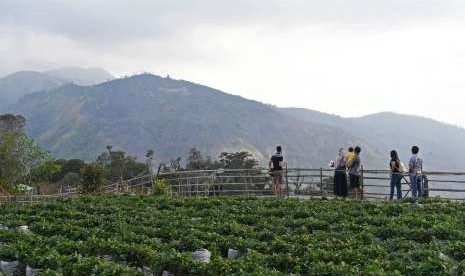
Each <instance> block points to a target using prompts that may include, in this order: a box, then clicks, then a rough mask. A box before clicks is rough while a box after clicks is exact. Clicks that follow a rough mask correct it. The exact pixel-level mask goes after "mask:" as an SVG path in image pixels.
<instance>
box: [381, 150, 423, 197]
mask: <svg viewBox="0 0 465 276" xmlns="http://www.w3.org/2000/svg"><path fill="white" fill-rule="evenodd" d="M411 152H412V156H411V157H410V160H409V164H408V175H409V178H410V179H409V180H410V188H411V190H412V197H414V198H416V197H417V196H419V195H421V191H419V190H418V188H419V187H421V185H418V183H420V182H421V181H422V179H420V177H421V176H422V170H423V159H422V158H420V157H419V156H418V153H419V152H420V148H419V147H418V146H413V147H412V150H411ZM389 168H390V172H391V192H390V196H389V199H390V200H392V199H393V197H394V189H396V190H397V199H402V187H401V181H402V178H403V177H404V173H406V172H407V169H406V168H405V166H404V164H403V163H402V162H401V161H400V158H399V155H398V154H397V151H395V150H392V151H391V161H390V162H389Z"/></svg>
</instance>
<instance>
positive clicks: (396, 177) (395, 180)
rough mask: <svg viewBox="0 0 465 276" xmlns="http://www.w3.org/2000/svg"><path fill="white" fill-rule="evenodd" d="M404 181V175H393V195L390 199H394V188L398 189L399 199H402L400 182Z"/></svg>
mask: <svg viewBox="0 0 465 276" xmlns="http://www.w3.org/2000/svg"><path fill="white" fill-rule="evenodd" d="M401 180H402V175H400V174H393V175H391V195H390V196H389V199H392V198H393V197H394V187H395V188H396V189H397V199H402V189H401V184H400V181H401Z"/></svg>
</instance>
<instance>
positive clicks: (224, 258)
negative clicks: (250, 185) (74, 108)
mask: <svg viewBox="0 0 465 276" xmlns="http://www.w3.org/2000/svg"><path fill="white" fill-rule="evenodd" d="M0 222H1V227H0V228H1V229H0V260H1V263H0V264H1V269H3V271H4V272H7V273H8V272H12V271H13V270H15V273H16V274H17V275H26V273H27V274H28V275H39V274H41V275H233V274H235V275H290V274H294V275H299V274H301V275H451V274H452V275H462V274H463V273H465V231H464V229H465V204H461V203H444V202H440V201H434V200H430V201H429V202H423V203H421V204H410V203H408V202H400V203H399V202H398V203H380V202H378V203H376V202H361V201H351V200H317V199H315V200H298V199H285V198H244V197H242V198H234V197H218V198H208V199H207V198H168V197H152V196H129V195H127V196H124V195H123V196H95V197H81V198H74V199H66V200H58V201H50V202H45V203H42V204H38V205H34V206H31V205H13V204H11V205H4V206H2V208H1V209H0ZM201 249H205V251H204V252H207V253H209V254H210V255H211V256H207V258H206V259H204V260H203V261H199V260H196V258H194V257H195V256H193V252H196V251H198V250H201ZM197 253H198V252H197ZM197 253H195V254H197ZM231 253H237V254H231ZM228 255H229V256H228ZM234 255H237V256H234Z"/></svg>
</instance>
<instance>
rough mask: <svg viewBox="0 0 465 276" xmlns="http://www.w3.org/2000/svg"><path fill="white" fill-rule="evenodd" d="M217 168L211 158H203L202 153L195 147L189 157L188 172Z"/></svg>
mask: <svg viewBox="0 0 465 276" xmlns="http://www.w3.org/2000/svg"><path fill="white" fill-rule="evenodd" d="M214 167H215V165H214V163H213V162H212V160H211V158H210V157H206V158H203V156H202V154H201V153H200V151H199V150H198V149H197V148H195V147H193V148H192V149H191V150H190V151H189V156H188V157H187V164H186V170H210V169H213V168H214Z"/></svg>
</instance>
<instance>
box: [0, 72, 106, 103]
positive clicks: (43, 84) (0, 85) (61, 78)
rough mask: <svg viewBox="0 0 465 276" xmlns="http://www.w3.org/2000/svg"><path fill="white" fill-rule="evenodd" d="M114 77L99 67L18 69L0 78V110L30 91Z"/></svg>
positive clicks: (103, 80) (93, 82) (98, 81)
mask: <svg viewBox="0 0 465 276" xmlns="http://www.w3.org/2000/svg"><path fill="white" fill-rule="evenodd" d="M111 79H114V77H113V76H112V75H111V74H110V73H108V72H107V71H105V70H103V69H99V68H88V69H85V68H79V67H67V68H61V69H56V70H52V71H46V72H36V71H20V72H15V73H12V74H10V75H7V76H5V77H3V78H0V99H1V101H0V112H2V111H5V109H6V108H7V107H9V106H10V105H12V104H14V103H16V102H17V101H18V100H19V99H20V98H21V97H23V96H25V95H27V94H30V93H32V92H37V91H43V90H49V89H53V88H56V87H59V86H61V85H64V84H67V83H75V84H79V85H94V84H98V83H102V82H105V81H108V80H111Z"/></svg>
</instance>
